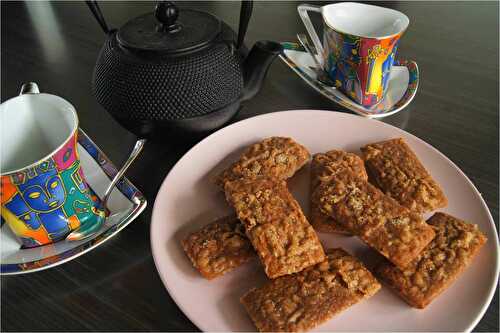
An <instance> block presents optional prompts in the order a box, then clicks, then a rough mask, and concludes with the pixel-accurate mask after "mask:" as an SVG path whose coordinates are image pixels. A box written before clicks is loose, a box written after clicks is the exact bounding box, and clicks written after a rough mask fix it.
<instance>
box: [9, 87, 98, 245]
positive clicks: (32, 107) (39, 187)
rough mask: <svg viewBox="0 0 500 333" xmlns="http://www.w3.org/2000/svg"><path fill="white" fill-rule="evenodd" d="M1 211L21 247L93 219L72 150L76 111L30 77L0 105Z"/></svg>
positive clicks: (93, 205)
mask: <svg viewBox="0 0 500 333" xmlns="http://www.w3.org/2000/svg"><path fill="white" fill-rule="evenodd" d="M0 120H1V121H0V127H1V128H0V129H1V132H0V136H1V141H0V142H1V147H0V148H1V149H0V154H1V156H0V160H1V162H2V164H1V165H0V167H1V170H0V171H1V191H0V202H1V214H2V219H4V220H5V221H6V222H7V224H8V225H9V227H10V228H11V230H12V231H13V232H14V234H15V235H16V236H18V237H19V239H20V240H21V242H22V244H23V246H24V247H33V246H38V245H44V244H49V243H52V242H55V241H58V240H61V239H64V238H65V237H66V235H68V234H69V233H70V232H71V231H72V230H74V229H76V228H78V227H79V226H80V224H83V223H94V222H95V221H97V218H98V214H97V212H96V202H95V201H94V200H93V199H92V197H91V195H90V193H89V187H88V185H87V183H86V182H85V178H84V177H83V172H82V169H81V167H80V160H79V158H78V150H77V133H78V117H77V115H76V111H75V108H74V107H73V106H72V105H71V104H70V103H68V102H67V101H66V100H64V99H62V98H61V97H58V96H54V95H49V94H40V93H39V91H38V87H37V86H36V84H34V83H29V84H25V85H24V86H23V88H22V90H21V95H20V96H18V97H15V98H12V99H10V100H8V101H6V102H4V103H3V104H2V105H0Z"/></svg>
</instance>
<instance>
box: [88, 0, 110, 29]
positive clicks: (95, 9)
mask: <svg viewBox="0 0 500 333" xmlns="http://www.w3.org/2000/svg"><path fill="white" fill-rule="evenodd" d="M85 3H86V4H87V6H89V9H90V11H91V12H92V14H94V18H95V19H96V21H97V23H99V25H100V26H101V28H102V30H103V31H104V33H105V34H106V35H109V32H110V31H111V30H110V29H109V28H108V25H107V24H106V20H105V19H104V16H103V15H102V12H101V8H99V5H98V4H97V1H95V0H87V1H85Z"/></svg>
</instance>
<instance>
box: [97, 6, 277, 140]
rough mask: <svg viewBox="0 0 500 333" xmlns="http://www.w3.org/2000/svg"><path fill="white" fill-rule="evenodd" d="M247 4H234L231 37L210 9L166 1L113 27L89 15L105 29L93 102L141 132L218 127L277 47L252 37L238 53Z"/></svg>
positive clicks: (193, 132) (198, 131)
mask: <svg viewBox="0 0 500 333" xmlns="http://www.w3.org/2000/svg"><path fill="white" fill-rule="evenodd" d="M91 9H92V8H91ZM251 9H252V4H251V2H244V3H243V4H242V9H241V13H240V14H241V15H240V29H239V32H238V36H236V33H235V32H234V31H233V30H232V29H231V28H230V27H229V26H228V25H226V24H225V23H224V22H222V21H220V20H219V19H217V18H216V17H215V16H213V15H211V14H208V13H204V12H200V11H196V10H178V9H177V7H176V6H175V5H174V4H172V3H170V2H160V3H159V4H158V5H157V7H156V9H155V12H154V13H148V14H144V15H141V16H138V17H136V18H134V19H132V20H130V21H129V22H127V23H126V24H125V25H124V26H122V27H121V28H120V29H119V30H111V31H110V30H109V29H107V25H106V24H105V23H104V22H103V21H102V20H100V19H99V17H101V16H102V15H97V16H96V18H97V19H98V21H99V22H100V24H101V26H103V30H104V31H105V32H107V39H106V41H105V43H104V45H103V47H102V48H101V51H100V53H99V56H98V59H97V63H96V66H95V70H94V75H93V82H92V90H93V93H94V95H95V97H96V98H97V101H98V102H99V103H100V104H101V105H102V106H103V107H104V108H105V109H106V110H107V111H108V112H109V113H110V114H111V115H112V116H113V117H114V118H115V119H116V120H117V121H118V122H119V123H120V124H122V125H123V126H124V127H126V128H127V129H129V130H130V131H132V132H133V133H135V134H137V135H138V136H141V137H147V138H154V137H158V136H161V137H164V136H165V135H166V136H170V135H171V136H174V137H176V136H179V135H188V136H191V137H201V136H204V135H206V134H208V133H209V132H210V131H212V130H215V129H217V128H220V127H222V126H223V125H224V124H225V123H227V122H228V121H229V120H230V119H231V118H232V117H233V116H234V115H235V114H236V113H237V112H238V110H239V108H240V103H241V102H242V101H245V100H248V99H250V98H252V97H253V96H254V95H255V94H256V93H257V92H258V91H259V90H260V87H261V84H262V82H263V80H264V77H265V75H266V73H267V70H268V68H269V66H270V64H271V62H272V60H273V59H274V58H275V57H276V56H277V55H278V54H279V52H280V51H281V46H280V45H279V44H277V43H274V42H258V43H257V44H256V45H255V46H254V48H253V49H252V50H251V51H250V53H249V55H248V57H246V58H245V57H244V56H243V55H242V53H243V54H246V49H245V47H244V46H243V38H244V35H245V31H246V27H247V24H248V21H249V19H250V15H251ZM96 11H98V10H97V5H95V6H94V8H93V12H96Z"/></svg>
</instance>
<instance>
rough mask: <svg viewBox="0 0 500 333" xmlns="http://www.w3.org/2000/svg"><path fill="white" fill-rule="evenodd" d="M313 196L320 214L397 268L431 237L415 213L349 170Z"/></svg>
mask: <svg viewBox="0 0 500 333" xmlns="http://www.w3.org/2000/svg"><path fill="white" fill-rule="evenodd" d="M313 195H314V197H315V198H314V200H317V202H319V207H320V209H321V211H322V212H323V213H326V214H328V215H330V216H332V217H333V218H334V219H335V220H336V221H338V222H339V223H341V224H342V225H343V226H344V227H346V228H347V229H348V230H349V231H350V232H352V233H353V234H354V235H356V236H358V237H359V238H361V239H362V240H363V241H364V242H365V243H366V244H368V245H369V246H371V247H372V248H374V249H375V250H377V251H378V252H380V253H381V254H382V255H384V256H385V257H386V258H387V259H389V260H390V261H391V262H392V263H394V264H395V265H396V266H398V267H404V266H406V265H407V264H408V263H409V262H410V261H412V260H413V259H415V258H416V257H417V256H418V254H420V252H421V251H422V250H423V249H424V248H425V247H426V246H427V244H429V242H430V241H431V240H432V239H433V238H434V230H433V229H432V228H431V227H430V226H429V225H427V224H426V223H425V222H424V221H423V220H422V218H421V217H420V216H419V215H418V214H416V213H413V212H411V211H410V210H408V209H407V208H405V207H403V206H401V205H400V204H398V203H397V202H396V201H395V200H394V199H392V198H391V197H389V196H387V195H385V194H384V193H382V192H381V191H380V190H379V189H377V188H376V187H375V186H373V185H371V184H370V183H369V182H367V181H366V180H363V179H360V178H359V177H357V176H356V175H354V174H353V173H351V172H348V171H346V172H341V173H338V174H336V175H335V177H334V179H333V180H332V181H331V182H329V183H324V184H321V185H319V187H318V189H317V190H316V191H315V192H314V194H313Z"/></svg>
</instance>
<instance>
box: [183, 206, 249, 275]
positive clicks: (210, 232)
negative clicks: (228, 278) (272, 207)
mask: <svg viewBox="0 0 500 333" xmlns="http://www.w3.org/2000/svg"><path fill="white" fill-rule="evenodd" d="M182 248H183V249H184V252H185V253H186V255H187V256H188V257H189V259H190V260H191V262H192V264H193V266H194V267H195V268H196V269H198V271H199V272H200V274H201V275H202V276H203V277H204V278H206V279H208V280H211V279H213V278H216V277H219V276H221V275H223V274H225V273H227V272H229V271H232V270H233V269H235V268H236V267H238V266H241V265H242V264H244V263H246V262H247V261H249V260H251V259H252V258H256V257H257V254H256V253H255V251H254V249H253V247H252V244H251V243H250V241H249V240H248V238H247V236H246V235H245V230H244V228H243V226H242V225H241V223H240V221H238V219H237V218H236V217H235V216H227V217H223V218H221V219H218V220H217V221H215V222H212V223H210V224H208V225H206V226H204V227H203V228H201V229H200V230H198V231H196V232H194V233H192V234H190V235H189V236H188V237H187V238H186V239H184V240H183V241H182Z"/></svg>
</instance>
